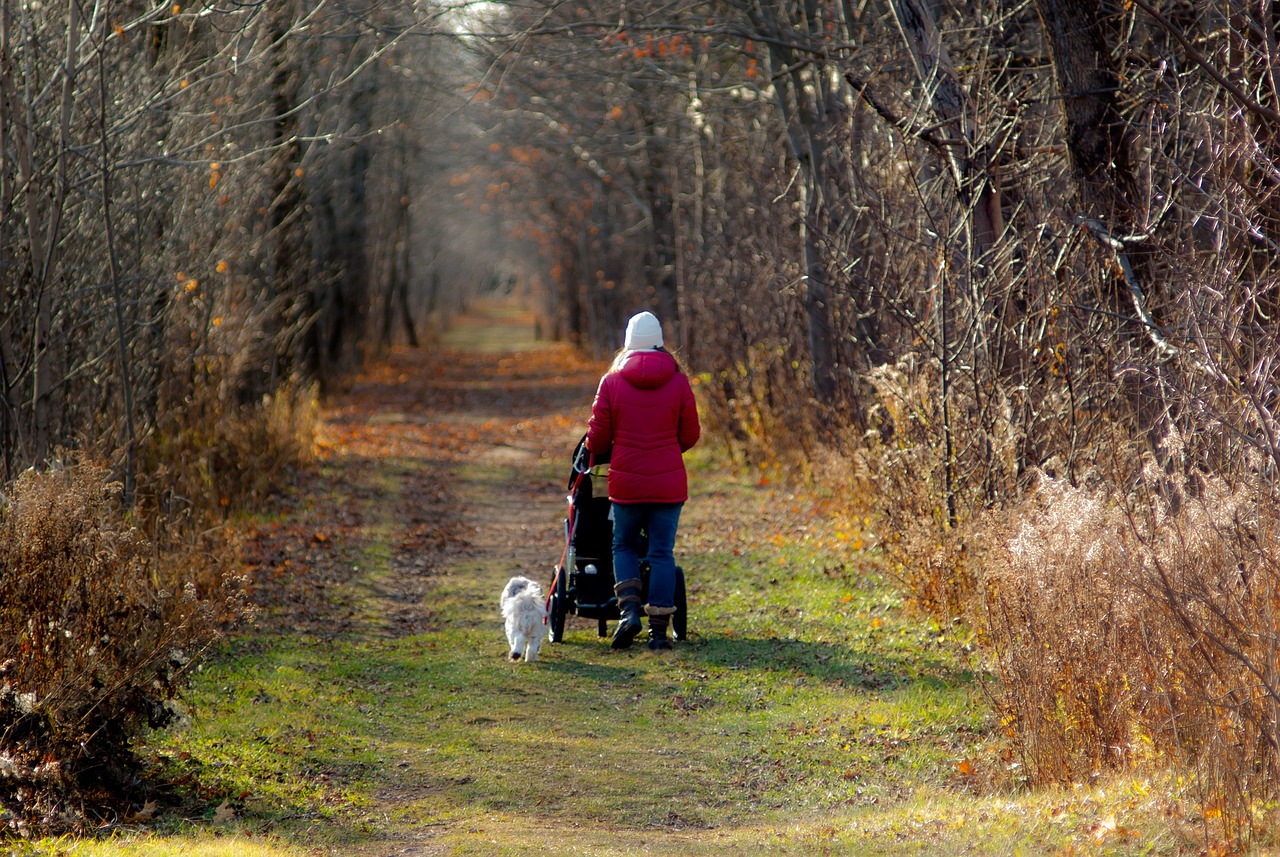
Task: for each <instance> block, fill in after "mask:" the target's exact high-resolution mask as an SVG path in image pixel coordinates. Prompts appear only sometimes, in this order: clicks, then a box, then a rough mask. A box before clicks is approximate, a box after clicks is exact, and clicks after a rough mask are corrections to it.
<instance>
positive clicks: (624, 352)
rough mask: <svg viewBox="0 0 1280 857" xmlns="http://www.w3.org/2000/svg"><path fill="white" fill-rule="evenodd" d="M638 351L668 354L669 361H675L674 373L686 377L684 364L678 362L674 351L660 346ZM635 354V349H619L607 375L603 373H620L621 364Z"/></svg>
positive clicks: (678, 358) (677, 356)
mask: <svg viewBox="0 0 1280 857" xmlns="http://www.w3.org/2000/svg"><path fill="white" fill-rule="evenodd" d="M640 350H641V351H662V352H665V353H667V354H670V355H671V359H673V360H675V361H676V371H677V372H679V373H680V374H682V375H687V374H688V373H687V372H685V371H684V363H682V362H681V361H680V357H679V355H677V354H676V353H675V352H674V351H672V350H670V349H668V348H666V347H664V346H661V345H659V346H658V347H657V348H643V349H640ZM635 353H637V352H636V350H635V349H630V348H619V349H618V353H617V354H615V355H613V362H612V363H610V364H609V372H607V373H605V374H610V373H613V372H621V371H622V364H623V363H626V362H627V358H628V357H630V356H631V355H632V354H635Z"/></svg>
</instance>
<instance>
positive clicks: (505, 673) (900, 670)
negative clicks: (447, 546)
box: [19, 438, 1194, 857]
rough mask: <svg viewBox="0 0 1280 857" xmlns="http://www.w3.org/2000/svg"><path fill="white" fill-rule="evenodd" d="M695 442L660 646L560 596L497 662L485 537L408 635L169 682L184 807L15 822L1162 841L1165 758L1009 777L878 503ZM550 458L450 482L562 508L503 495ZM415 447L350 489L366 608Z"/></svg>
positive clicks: (416, 836) (465, 843)
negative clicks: (620, 635)
mask: <svg viewBox="0 0 1280 857" xmlns="http://www.w3.org/2000/svg"><path fill="white" fill-rule="evenodd" d="M572 440H573V439H572V438H570V439H568V440H567V444H568V446H567V448H571V445H572ZM691 467H692V470H693V479H692V484H693V489H694V495H693V496H692V497H691V501H690V503H689V504H688V506H687V508H686V513H685V519H684V521H683V523H682V530H681V542H680V545H679V547H678V550H679V553H680V559H681V562H682V563H683V565H684V566H685V568H686V570H687V573H688V579H689V587H690V590H689V599H690V605H691V606H690V631H691V639H690V641H689V642H687V643H682V644H678V645H677V647H676V648H675V650H674V651H672V652H670V653H656V654H655V653H651V652H649V651H647V649H645V648H644V647H643V646H641V647H638V648H636V649H633V650H630V651H625V652H614V651H612V650H611V649H610V648H609V647H608V645H607V642H606V641H601V640H599V639H598V638H597V637H596V632H595V623H594V621H591V622H579V621H578V620H575V619H571V620H570V628H569V633H568V635H567V640H566V641H565V642H564V643H563V644H560V645H554V646H546V647H544V649H543V657H544V660H543V661H542V662H541V663H538V664H511V663H509V662H507V661H506V660H505V659H504V657H503V654H504V652H503V644H502V641H501V636H500V624H499V622H498V620H497V616H496V593H497V592H498V590H499V589H500V588H501V584H502V582H503V581H504V580H505V578H506V576H507V575H508V574H509V573H510V572H511V569H510V567H509V566H508V565H507V564H505V563H504V562H501V561H498V560H496V559H495V554H494V551H493V549H489V550H485V549H483V546H481V547H479V548H475V549H473V550H470V551H466V552H462V553H458V554H455V555H453V558H452V561H451V562H450V563H449V565H448V567H447V568H445V569H443V571H442V572H441V573H439V574H438V575H436V576H435V577H434V578H433V588H432V595H431V597H432V600H433V610H434V613H435V614H436V615H437V616H438V617H439V621H438V622H437V623H436V626H435V627H433V629H432V630H431V631H429V632H427V633H420V634H414V635H410V636H395V635H394V634H387V633H382V632H381V631H380V630H379V628H378V627H377V623H376V622H374V621H372V620H371V621H369V622H366V623H365V626H364V627H365V630H364V631H363V632H359V633H351V634H345V635H339V636H336V637H332V638H326V637H323V636H320V635H308V634H289V635H268V634H256V635H247V636H244V637H241V638H239V639H237V640H235V641H232V642H230V643H228V644H227V645H226V646H225V647H224V648H223V649H222V650H221V651H220V652H219V653H218V655H217V657H216V658H214V659H213V660H212V661H211V662H210V663H209V664H208V665H207V666H206V667H205V669H203V671H202V672H201V673H200V674H199V675H198V677H197V679H196V681H195V683H194V685H193V686H192V688H191V690H190V693H189V694H188V697H187V705H188V708H189V710H190V712H191V720H190V723H189V724H188V725H187V726H186V727H185V728H182V729H178V730H174V731H171V732H168V733H164V734H159V735H156V736H154V738H153V740H152V743H151V747H150V749H151V751H152V752H153V753H155V755H156V756H157V758H158V759H159V760H160V761H161V763H162V764H163V765H164V766H165V768H166V770H167V772H168V774H169V776H171V777H173V778H174V779H175V780H176V781H177V782H178V783H179V785H180V788H181V790H182V794H183V795H184V796H185V797H186V799H187V803H186V804H184V805H185V806H186V807H187V809H186V810H183V811H168V812H162V813H160V815H159V816H158V817H157V818H156V819H154V820H153V821H151V822H150V823H148V824H146V825H141V824H133V825H122V826H121V827H119V828H117V830H116V832H115V833H114V835H112V836H110V837H104V838H102V839H99V840H85V841H74V842H73V841H59V842H43V843H35V844H32V845H29V846H25V847H27V848H28V849H29V853H33V854H51V855H52V854H67V855H76V857H81V855H87V856H88V857H133V855H167V854H175V855H177V854H181V855H182V857H205V855H221V854H232V853H234V854H237V855H240V854H246V855H251V856H252V855H262V857H283V855H298V854H308V855H313V854H341V855H372V854H386V853H391V852H392V851H393V850H394V851H396V852H400V851H407V853H422V854H484V855H526V854H543V853H548V852H549V853H554V854H592V855H613V854H628V855H631V854H680V855H694V857H697V855H736V854H743V855H750V854H777V855H790V854H795V855H813V854H860V855H861V854H867V855H876V854H883V855H905V854H922V853H928V854H940V855H948V854H957V855H958V854H973V853H990V854H1012V853H1022V854H1047V853H1062V854H1070V853H1091V854H1092V853H1113V854H1150V853H1161V854H1166V853H1167V854H1173V853H1181V849H1182V847H1183V839H1182V838H1181V837H1180V836H1179V834H1178V832H1177V831H1178V830H1180V829H1181V828H1182V827H1183V826H1184V825H1185V823H1186V819H1184V818H1182V817H1181V816H1179V815H1178V813H1179V812H1180V811H1181V809H1180V807H1181V806H1182V804H1180V803H1179V802H1178V801H1177V799H1176V794H1177V791H1178V789H1179V787H1180V786H1179V784H1178V783H1177V782H1176V781H1175V780H1168V781H1163V780H1157V781H1156V783H1155V785H1152V784H1151V783H1150V782H1146V783H1145V784H1144V781H1143V780H1142V779H1141V778H1129V779H1123V780H1111V781H1105V782H1101V781H1100V782H1096V783H1092V784H1089V785H1088V786H1087V787H1083V786H1082V787H1081V788H1078V789H1073V790H1065V791H1053V792H1037V793H1028V792H1025V791H1022V790H1020V789H1019V788H1018V787H1017V780H1016V761H1015V760H1013V759H1012V758H1011V757H1009V756H1008V755H1007V754H1005V753H1004V751H1002V749H1001V747H1002V739H1001V736H1000V734H999V732H1000V730H999V729H998V724H995V723H993V722H992V719H991V717H990V714H989V711H988V708H987V706H986V705H985V703H984V701H983V698H982V695H981V693H980V689H979V684H978V680H977V677H976V676H975V675H974V673H973V672H972V671H971V665H970V664H969V663H968V662H967V660H966V658H965V656H964V643H965V641H964V640H963V639H960V640H957V639H953V638H952V636H951V632H952V629H945V628H939V627H937V626H936V625H934V624H932V623H930V622H928V621H923V620H919V619H917V618H914V617H913V616H911V615H910V614H909V613H908V612H906V611H905V610H904V608H903V605H902V603H901V600H900V598H899V596H898V595H897V594H896V593H895V591H894V590H893V588H892V587H891V586H890V585H889V584H888V582H887V581H886V580H885V578H884V577H883V576H882V575H881V574H880V572H879V567H878V564H877V557H876V556H875V554H874V552H872V551H870V550H869V549H867V548H866V545H867V544H868V543H870V542H871V538H870V537H869V535H868V534H867V533H865V532H864V529H865V527H866V526H867V523H868V522H866V521H858V520H848V519H844V518H841V517H840V516H838V515H835V514H834V513H833V509H836V508H837V507H838V504H833V503H831V502H830V500H829V499H824V498H821V497H814V496H810V495H808V494H806V493H804V492H799V493H792V492H790V491H789V490H787V489H786V488H784V487H780V486H773V485H770V484H766V482H765V480H763V479H760V478H759V477H758V476H753V475H748V474H744V473H741V472H737V471H734V470H732V469H729V468H726V467H724V466H722V465H721V464H720V463H719V460H718V458H717V456H716V455H715V453H714V452H713V451H709V450H705V449H704V450H700V451H696V454H695V455H693V456H692V457H691ZM562 471H563V462H560V461H554V460H540V461H537V462H534V463H532V464H530V463H528V462H525V463H521V462H520V461H519V460H515V459H512V460H508V459H489V458H484V457H474V456H473V457H471V458H470V459H469V460H468V461H467V462H466V463H465V464H464V465H462V466H459V467H457V468H456V469H455V471H454V476H455V479H456V486H455V487H456V489H457V490H458V492H459V494H460V496H461V497H462V499H463V500H464V501H465V502H466V503H467V504H469V505H470V506H472V507H482V506H488V507H492V511H493V514H495V515H497V516H498V517H499V518H502V517H503V516H506V517H510V516H512V515H525V516H528V517H529V521H530V523H529V527H530V529H535V530H539V531H540V530H541V529H542V528H543V527H545V528H547V529H548V530H550V531H554V530H555V528H556V527H557V526H558V518H559V516H560V515H561V514H562V509H561V507H560V506H559V505H557V504H558V500H554V499H553V500H552V502H551V503H550V504H548V505H545V506H540V507H539V510H535V511H531V510H529V509H523V510H521V509H520V508H519V507H518V505H517V506H513V505H512V504H513V503H516V502H517V501H516V500H512V499H511V498H510V497H507V496H505V495H507V494H510V492H509V491H507V490H506V488H505V486H510V485H511V484H513V483H518V482H523V483H533V484H546V485H547V486H549V487H548V489H547V490H548V491H549V492H550V494H551V495H552V496H553V498H554V496H555V495H556V493H557V492H558V491H559V490H560V482H561V480H562V479H563V472H562ZM407 472H410V468H409V467H407V466H406V462H404V461H387V462H384V463H382V464H374V465H372V466H369V467H366V468H364V469H363V470H362V471H361V473H362V475H361V476H360V478H361V479H362V480H363V483H362V486H361V490H353V491H344V492H343V493H342V499H343V502H359V503H361V504H362V506H361V508H360V509H359V510H358V511H359V517H360V519H361V520H362V524H361V530H362V533H363V539H362V540H360V542H359V546H358V550H357V552H356V554H355V555H354V556H352V557H351V562H353V563H354V564H355V565H356V566H358V567H359V568H361V569H363V570H364V571H363V575H364V580H365V581H366V582H367V583H368V584H369V585H368V586H364V585H362V584H361V582H360V580H357V581H356V583H355V584H354V585H353V587H352V591H354V592H355V593H357V595H356V596H355V597H367V598H368V599H370V600H369V601H368V603H366V604H365V605H364V612H365V614H368V615H372V614H374V613H376V612H377V610H376V609H375V607H376V599H375V596H374V595H373V594H372V593H374V592H375V591H377V590H379V589H380V587H379V586H378V585H377V584H378V582H379V581H380V580H381V579H382V578H384V577H385V576H387V575H388V574H389V573H390V572H389V570H388V567H389V565H390V559H389V558H390V557H391V556H392V555H393V553H394V542H395V541H396V539H397V532H396V525H395V521H394V519H393V516H394V510H395V508H396V499H397V497H396V495H397V492H398V491H401V490H403V485H404V480H405V479H406V478H407V477H406V476H405V474H406V473H407ZM353 498H354V499H353ZM359 498H363V499H359ZM517 499H518V498H517ZM504 503H505V504H506V505H504ZM483 538H484V534H483V533H481V534H478V535H477V541H478V542H479V541H483ZM535 552H536V551H535ZM546 562H547V564H548V565H549V564H550V560H547V561H546ZM361 592H364V593H366V595H364V596H361V595H360V594H359V593H361ZM1011 770H1012V771H1013V772H1014V773H1013V774H1011V773H1010V771H1011ZM414 849H418V850H414ZM1193 850H1194V849H1193ZM19 853H26V852H19Z"/></svg>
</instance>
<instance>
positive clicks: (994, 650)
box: [973, 477, 1156, 782]
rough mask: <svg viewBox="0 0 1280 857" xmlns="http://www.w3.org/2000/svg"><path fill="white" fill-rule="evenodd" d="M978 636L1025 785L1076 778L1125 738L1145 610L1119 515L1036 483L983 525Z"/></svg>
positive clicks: (1099, 502)
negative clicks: (1021, 499)
mask: <svg viewBox="0 0 1280 857" xmlns="http://www.w3.org/2000/svg"><path fill="white" fill-rule="evenodd" d="M979 540H980V541H981V542H982V544H983V546H984V547H983V550H982V554H983V561H982V562H981V563H980V567H981V569H982V574H981V582H980V587H981V589H980V592H981V597H982V606H983V608H984V609H983V610H982V611H981V612H980V613H978V614H977V615H976V616H974V617H973V618H974V619H975V620H976V621H977V622H978V623H980V624H979V627H980V628H981V634H980V639H982V641H983V642H984V643H985V645H986V647H987V648H988V650H989V652H990V655H991V658H992V664H993V668H994V670H995V673H996V675H997V676H998V678H999V684H998V685H996V686H994V687H993V688H992V690H993V693H994V697H995V701H996V704H997V707H998V709H999V711H1000V713H1001V715H1002V717H1003V723H1004V725H1005V726H1006V727H1007V729H1008V730H1009V735H1010V736H1011V737H1013V738H1014V740H1015V742H1016V744H1017V746H1018V747H1019V749H1020V750H1021V753H1022V756H1023V763H1024V765H1025V766H1026V770H1027V772H1028V773H1029V775H1030V777H1031V778H1032V780H1033V781H1037V782H1047V781H1058V782H1064V781H1065V782H1070V781H1079V780H1081V779H1084V778H1087V777H1089V776H1090V775H1091V774H1094V773H1097V772H1099V771H1101V770H1102V769H1104V768H1109V767H1115V766H1116V765H1117V764H1119V763H1122V762H1123V761H1124V760H1125V758H1126V756H1127V754H1128V753H1129V752H1130V748H1131V747H1132V746H1133V742H1134V727H1135V706H1140V705H1141V704H1142V703H1141V700H1139V699H1136V698H1135V697H1136V694H1138V693H1139V691H1140V687H1141V682H1140V681H1136V680H1135V679H1137V678H1138V675H1139V674H1140V672H1141V670H1140V669H1139V665H1140V663H1141V661H1142V653H1143V638H1144V635H1145V634H1146V632H1147V624H1148V623H1149V622H1150V621H1151V619H1152V618H1153V616H1152V615H1151V614H1152V613H1153V612H1156V611H1153V610H1152V609H1151V607H1152V605H1151V603H1150V602H1149V601H1148V600H1146V599H1144V598H1142V597H1141V596H1140V595H1139V593H1138V592H1137V591H1135V590H1134V588H1133V587H1132V586H1131V585H1130V580H1129V578H1128V575H1127V571H1128V569H1127V567H1126V557H1127V556H1130V555H1131V554H1132V553H1133V551H1134V549H1135V545H1134V539H1133V533H1132V530H1131V528H1130V526H1129V521H1128V518H1127V517H1126V515H1125V514H1124V512H1123V511H1122V510H1121V509H1119V508H1118V507H1117V506H1116V505H1114V504H1112V503H1110V502H1108V500H1107V499H1106V497H1104V496H1102V495H1100V494H1096V493H1091V492H1087V491H1084V490H1080V489H1076V488H1073V487H1072V486H1070V485H1068V484H1066V483H1065V482H1062V481H1059V480H1055V479H1050V478H1047V477H1045V478H1043V479H1041V481H1040V485H1039V488H1038V490H1036V491H1035V492H1034V494H1033V495H1032V496H1031V497H1030V498H1029V499H1028V501H1027V502H1026V503H1024V504H1022V505H1021V506H1020V507H1018V508H1015V509H1012V510H1008V511H1007V512H1006V513H1004V514H1001V515H992V516H990V517H989V518H987V519H986V520H985V528H984V529H983V530H982V532H981V535H980V536H979Z"/></svg>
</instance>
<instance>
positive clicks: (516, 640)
mask: <svg viewBox="0 0 1280 857" xmlns="http://www.w3.org/2000/svg"><path fill="white" fill-rule="evenodd" d="M526 645H528V644H527V643H526V642H525V638H524V632H523V631H516V632H515V634H514V635H513V636H512V638H511V660H513V661H518V660H520V657H521V655H522V654H523V653H524V650H525V646H526Z"/></svg>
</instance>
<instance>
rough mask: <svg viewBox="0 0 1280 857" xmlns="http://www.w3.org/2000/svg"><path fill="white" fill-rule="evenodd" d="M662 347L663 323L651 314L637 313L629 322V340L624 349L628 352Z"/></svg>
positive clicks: (625, 342) (626, 340)
mask: <svg viewBox="0 0 1280 857" xmlns="http://www.w3.org/2000/svg"><path fill="white" fill-rule="evenodd" d="M661 345H662V323H661V322H659V321H658V317H657V316H656V315H654V314H653V313H651V312H641V313H636V314H635V315H633V316H631V320H630V321H628V322H627V338H626V339H625V340H624V341H623V347H624V348H626V349H627V350H628V351H639V350H641V349H643V348H658V347H660V346H661Z"/></svg>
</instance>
